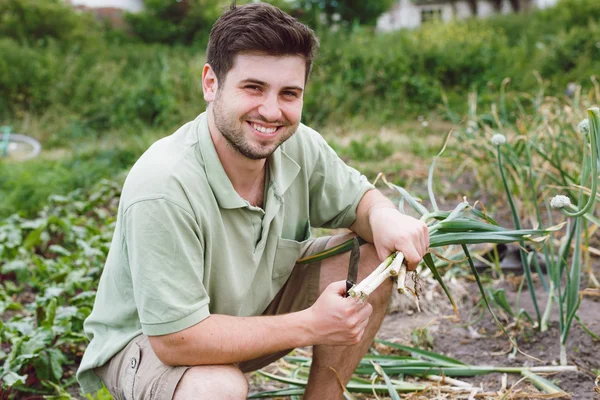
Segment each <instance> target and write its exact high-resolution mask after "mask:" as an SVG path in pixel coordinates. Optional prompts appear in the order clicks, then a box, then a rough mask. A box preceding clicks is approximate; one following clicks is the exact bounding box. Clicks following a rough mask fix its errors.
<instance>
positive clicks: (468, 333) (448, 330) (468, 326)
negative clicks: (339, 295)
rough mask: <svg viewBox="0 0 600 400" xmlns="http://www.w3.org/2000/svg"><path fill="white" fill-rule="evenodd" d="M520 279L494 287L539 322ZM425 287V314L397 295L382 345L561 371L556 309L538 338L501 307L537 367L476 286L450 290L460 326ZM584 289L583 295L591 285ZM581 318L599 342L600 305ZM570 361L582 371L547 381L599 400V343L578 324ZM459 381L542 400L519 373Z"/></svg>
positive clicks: (579, 399) (427, 283) (586, 307)
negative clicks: (484, 305)
mask: <svg viewBox="0 0 600 400" xmlns="http://www.w3.org/2000/svg"><path fill="white" fill-rule="evenodd" d="M596 267H598V265H595V268H594V269H595V270H597V269H598V268H596ZM536 278H537V277H536ZM520 279H522V277H519V276H509V277H507V279H505V280H502V281H495V282H494V283H493V285H492V286H493V288H495V289H504V291H505V294H506V298H507V300H508V302H509V303H510V304H511V306H512V307H513V308H514V309H517V304H518V308H523V309H525V310H526V311H527V312H528V313H529V314H530V315H532V316H535V313H534V310H533V306H532V301H531V298H530V295H529V293H528V292H527V290H526V289H523V291H522V292H521V294H520V295H519V293H518V290H517V289H518V283H519V280H520ZM422 284H423V287H422V289H423V296H422V298H421V301H420V308H421V311H420V312H418V311H417V307H416V305H415V302H414V301H413V299H411V298H409V297H407V296H397V295H394V296H393V298H392V302H391V304H390V308H389V313H388V315H386V317H385V319H384V322H383V324H382V326H381V328H380V330H379V333H378V335H377V337H378V338H380V339H386V340H391V341H395V342H399V343H402V344H405V345H409V346H415V347H421V348H425V349H427V350H432V351H434V352H437V353H440V354H444V355H447V356H450V357H454V358H456V359H458V360H460V361H462V362H464V363H467V364H471V365H480V366H485V365H493V366H506V367H522V366H526V367H531V366H556V365H559V355H560V346H559V338H560V331H559V326H558V313H557V312H556V310H554V312H553V314H551V323H550V326H549V329H548V330H547V331H546V332H543V333H540V332H538V331H537V330H535V329H534V328H533V326H532V324H531V323H529V322H528V321H527V320H526V319H521V320H519V322H515V319H514V318H512V317H509V316H507V315H506V314H505V313H504V314H503V313H502V311H500V310H499V309H498V308H495V312H497V314H498V315H499V317H500V318H501V320H502V323H503V325H504V326H505V327H508V330H509V333H510V334H511V336H513V338H515V340H516V341H517V343H518V345H519V349H520V350H521V351H522V352H523V353H526V354H527V355H528V356H531V357H535V358H537V359H539V361H536V360H534V359H533V358H530V357H527V356H525V355H523V354H520V353H515V352H511V345H510V342H509V341H508V340H507V338H506V336H504V334H503V333H502V332H501V330H500V329H499V328H498V326H497V325H496V324H495V322H494V320H493V319H492V317H491V315H490V314H489V313H488V311H487V310H484V309H483V308H482V305H481V303H480V299H481V297H480V294H479V291H478V289H477V287H476V285H475V284H474V283H472V282H470V281H469V280H467V279H458V280H452V281H451V282H449V286H450V290H451V291H452V294H453V297H454V299H455V301H456V302H457V306H458V309H459V311H460V314H461V318H460V320H456V319H455V318H454V312H453V310H452V307H451V306H450V304H449V302H448V300H447V299H446V297H445V295H444V293H443V291H442V290H441V288H440V287H439V284H437V282H435V281H431V280H429V279H424V280H423V282H422ZM538 286H539V287H538ZM583 287H584V288H585V286H583ZM536 290H537V295H538V298H539V302H540V307H542V309H543V308H544V307H545V305H546V299H547V296H545V293H543V288H542V286H541V284H540V281H539V279H536ZM555 309H556V307H555ZM578 315H579V317H580V318H581V320H582V322H583V323H584V324H586V325H587V327H588V328H589V329H590V330H591V331H592V332H593V333H595V334H596V335H599V336H600V307H599V301H598V298H596V297H584V298H583V299H582V303H581V307H580V310H579V313H578ZM308 350H310V349H308ZM567 355H568V363H569V365H575V366H577V367H578V368H579V371H577V372H563V373H560V374H549V375H544V377H545V378H546V379H548V380H550V381H551V382H553V383H554V384H556V385H557V386H559V387H560V388H561V389H563V390H564V391H565V392H567V393H569V394H570V396H571V398H572V399H574V400H587V399H590V400H593V399H595V400H600V394H597V393H596V392H595V391H594V388H595V387H596V386H595V384H594V380H595V379H596V376H597V375H599V374H600V341H596V340H594V339H593V338H592V337H591V336H590V335H589V334H588V333H586V332H585V331H584V330H583V328H582V327H581V325H579V323H577V322H576V321H574V322H573V325H572V326H571V331H570V333H569V339H568V344H567ZM268 368H272V369H271V371H273V372H276V371H277V368H278V366H277V364H276V363H274V364H272V365H271V366H269V367H268ZM540 375H541V374H540ZM249 378H250V380H251V392H253V393H254V392H257V391H262V390H273V389H276V388H283V387H286V386H285V385H281V384H278V383H275V382H272V381H270V382H269V381H265V380H264V379H261V378H259V377H257V376H256V375H249ZM504 379H505V381H504V382H503V380H504ZM460 380H462V381H466V382H468V383H470V384H472V385H473V386H476V387H480V388H481V389H482V391H483V392H485V393H506V390H507V389H510V388H511V387H512V388H513V389H512V392H511V394H510V395H509V396H507V397H505V398H506V399H513V398H537V397H532V396H539V395H542V392H540V391H539V390H538V389H537V388H535V387H534V386H533V385H532V384H530V383H529V382H528V381H526V380H522V376H521V375H519V374H507V375H506V376H503V374H500V373H494V374H489V375H483V376H477V377H465V378H460ZM502 390H503V391H502ZM403 396H404V395H403ZM413 396H414V397H409V398H413V399H437V398H444V399H446V398H447V399H459V398H461V399H462V398H464V399H467V398H468V395H464V396H463V397H460V396H455V397H438V396H439V394H438V393H434V392H431V393H420V394H414V395H413ZM444 396H445V395H444ZM511 396H512V397H511ZM379 397H380V398H381V399H384V398H386V397H384V396H382V395H380V396H379ZM357 398H359V399H372V398H374V397H373V396H372V395H360V396H357ZM478 398H481V397H478ZM484 398H498V399H500V398H503V397H502V396H501V395H500V397H496V396H495V395H494V396H492V397H484ZM565 398H566V397H565Z"/></svg>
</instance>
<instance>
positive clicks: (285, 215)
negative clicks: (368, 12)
mask: <svg viewBox="0 0 600 400" xmlns="http://www.w3.org/2000/svg"><path fill="white" fill-rule="evenodd" d="M317 47H318V42H317V39H316V37H315V36H314V33H313V32H312V31H311V30H310V29H308V28H307V27H306V26H304V25H302V24H300V23H299V22H298V21H296V20H295V19H293V18H292V17H290V16H289V15H287V14H285V13H283V12H282V11H280V10H279V9H277V8H275V7H273V6H270V5H267V4H264V3H253V4H250V5H246V6H242V7H238V8H235V7H234V8H232V9H231V10H229V11H227V12H225V13H224V14H223V15H222V16H221V17H220V18H219V20H218V21H217V22H216V23H215V25H214V27H213V29H212V31H211V35H210V40H209V45H208V49H207V64H206V65H205V66H204V69H203V73H202V88H203V91H204V98H205V100H206V101H207V103H208V107H207V110H206V112H205V113H203V114H201V115H200V116H199V117H198V118H197V119H196V120H195V121H193V122H190V123H188V124H186V125H184V126H183V127H182V128H180V129H179V130H178V131H177V132H175V133H174V134H173V135H171V136H169V137H167V138H164V139H162V140H159V141H158V142H157V143H155V144H154V145H152V146H151V147H150V149H148V151H147V152H146V153H145V154H144V155H143V156H142V157H141V158H140V159H139V160H138V162H137V163H136V165H135V166H134V167H133V168H132V170H131V172H130V174H129V176H128V177H127V180H126V182H125V185H124V188H123V193H122V196H121V202H120V205H119V212H118V217H117V224H116V228H115V233H114V237H113V242H112V245H111V248H110V252H109V255H108V258H107V261H106V266H105V269H104V272H103V275H102V278H101V281H100V285H99V288H98V293H97V297H96V302H95V305H94V310H93V312H92V313H91V315H90V316H89V318H88V319H87V320H86V323H85V331H86V333H87V334H88V335H89V336H90V337H91V342H90V344H89V346H88V348H87V350H86V353H85V355H84V358H83V360H82V363H81V366H80V369H79V371H78V379H79V381H80V383H81V385H82V388H83V390H84V391H86V392H89V391H93V390H97V389H99V388H100V387H101V383H102V382H103V383H104V384H105V385H106V386H107V387H108V389H109V390H110V392H111V393H112V394H113V395H114V396H115V397H116V398H117V399H152V400H154V399H160V400H162V399H177V400H180V399H241V398H245V397H246V395H247V392H248V384H247V381H246V379H245V377H244V375H243V372H246V371H251V370H255V369H257V368H260V367H262V366H264V365H267V364H268V363H270V362H272V361H274V360H276V359H277V358H279V357H282V356H283V355H285V354H286V353H287V352H289V351H290V350H291V349H294V348H296V347H302V346H309V345H313V363H312V368H311V373H310V378H309V384H308V387H307V388H306V393H305V398H306V399H337V398H341V396H342V388H341V387H340V385H339V382H338V380H337V378H336V376H335V373H334V372H333V370H335V371H336V372H337V374H339V376H340V378H341V379H342V381H343V382H344V383H346V382H347V381H348V380H349V379H350V377H351V375H352V373H353V371H354V369H355V367H356V365H357V364H358V362H359V360H360V359H361V357H362V356H363V355H364V353H365V352H366V351H367V349H368V348H369V346H370V344H371V342H372V339H373V337H374V336H375V334H376V332H377V330H378V328H379V326H380V324H381V321H382V319H383V316H384V313H385V308H386V306H387V302H388V299H389V294H390V290H391V282H386V283H385V284H384V285H382V286H381V287H380V288H379V289H378V290H376V291H375V292H374V293H373V294H372V295H371V296H370V297H369V301H368V302H366V303H360V302H357V301H355V300H354V299H352V298H346V297H344V294H345V282H344V278H345V275H346V272H347V265H348V255H347V254H346V255H342V256H336V257H332V258H330V259H327V260H324V261H322V262H320V263H318V262H317V263H313V264H311V265H299V264H298V265H296V260H298V259H299V258H301V257H304V256H307V255H310V254H314V253H315V252H318V251H321V250H323V249H325V248H329V247H332V246H335V245H336V244H339V243H341V242H342V241H344V240H347V239H348V238H349V237H351V236H349V235H339V236H334V237H326V238H318V239H310V238H309V236H310V231H309V228H310V226H311V225H312V226H323V227H330V228H339V227H349V228H350V229H351V230H352V231H353V232H354V233H355V234H358V235H359V236H361V237H362V238H364V239H365V240H367V241H368V242H369V243H373V244H374V245H373V244H366V245H364V246H363V247H362V251H361V253H362V255H361V265H360V270H359V280H360V279H362V278H364V277H365V276H366V275H367V274H368V273H369V272H371V271H372V270H373V269H374V268H375V267H376V266H377V265H378V264H379V263H380V261H381V260H383V259H384V258H385V257H387V256H388V255H389V254H390V253H391V252H393V251H396V250H400V251H402V252H404V254H405V257H406V259H407V260H408V262H409V269H414V268H415V267H416V265H417V264H418V262H419V261H420V260H421V258H422V257H423V255H424V254H425V252H426V251H427V248H428V246H429V238H428V234H427V228H426V226H425V225H424V224H423V223H421V222H419V221H417V220H415V219H413V218H410V217H407V216H403V215H402V214H400V213H399V212H398V211H397V210H396V208H395V207H394V205H393V204H392V203H391V202H390V201H389V200H387V199H386V198H385V197H384V196H383V195H381V194H380V193H379V191H377V190H375V189H374V188H373V187H372V186H371V185H370V184H369V183H368V182H367V180H366V178H365V177H364V176H361V175H360V174H359V173H358V172H357V171H356V170H354V169H352V168H349V167H348V166H346V165H345V164H344V163H343V162H342V161H341V160H340V159H339V158H338V157H337V155H336V154H335V153H334V152H333V150H331V148H330V147H329V146H328V145H327V144H326V142H325V141H324V140H323V139H322V137H321V136H320V135H319V134H318V133H316V132H315V131H313V130H311V129H310V128H308V127H306V126H304V125H302V124H301V123H300V117H301V113H302V101H303V96H304V88H305V85H306V80H307V78H308V75H309V72H310V69H311V65H312V61H313V58H314V55H315V53H316V50H317Z"/></svg>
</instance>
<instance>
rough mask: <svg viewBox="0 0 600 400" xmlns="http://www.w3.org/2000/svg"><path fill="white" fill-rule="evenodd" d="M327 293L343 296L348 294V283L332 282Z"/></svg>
mask: <svg viewBox="0 0 600 400" xmlns="http://www.w3.org/2000/svg"><path fill="white" fill-rule="evenodd" d="M325 291H327V292H331V293H335V294H338V295H340V296H343V295H345V294H346V281H336V282H331V283H330V284H329V285H328V286H327V289H325Z"/></svg>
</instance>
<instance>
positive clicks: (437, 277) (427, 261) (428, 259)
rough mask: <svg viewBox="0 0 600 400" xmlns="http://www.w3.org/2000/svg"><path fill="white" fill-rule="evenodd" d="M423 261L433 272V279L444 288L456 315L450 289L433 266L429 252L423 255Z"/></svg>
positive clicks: (456, 310) (456, 311)
mask: <svg viewBox="0 0 600 400" xmlns="http://www.w3.org/2000/svg"><path fill="white" fill-rule="evenodd" d="M432 247H433V246H432ZM423 261H424V262H425V265H427V268H429V270H430V271H431V273H432V274H433V277H434V278H435V280H436V281H438V282H439V284H440V285H441V286H442V289H444V293H446V297H448V300H450V303H451V304H452V308H453V309H454V313H455V314H456V315H457V316H458V308H457V307H456V303H455V302H454V299H453V298H452V295H451V294H450V290H449V289H448V287H447V286H446V283H445V282H444V280H443V279H442V276H441V275H440V273H439V272H438V270H437V268H436V267H435V263H434V262H433V258H432V257H431V253H427V254H425V256H424V257H423Z"/></svg>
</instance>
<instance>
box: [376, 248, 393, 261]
mask: <svg viewBox="0 0 600 400" xmlns="http://www.w3.org/2000/svg"><path fill="white" fill-rule="evenodd" d="M375 250H377V258H379V261H381V262H383V261H384V260H385V259H386V258H388V256H389V255H390V251H389V250H388V249H386V248H385V247H383V246H377V245H376V246H375Z"/></svg>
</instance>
